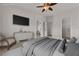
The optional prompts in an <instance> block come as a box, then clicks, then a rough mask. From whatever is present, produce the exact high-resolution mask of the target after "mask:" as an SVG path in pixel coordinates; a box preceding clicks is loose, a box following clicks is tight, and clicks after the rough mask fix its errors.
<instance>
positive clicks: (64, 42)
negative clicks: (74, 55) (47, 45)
mask: <svg viewBox="0 0 79 59" xmlns="http://www.w3.org/2000/svg"><path fill="white" fill-rule="evenodd" d="M65 44H66V39H64V40H63V41H62V42H61V44H60V47H59V52H60V53H64V52H65V48H66V46H65Z"/></svg>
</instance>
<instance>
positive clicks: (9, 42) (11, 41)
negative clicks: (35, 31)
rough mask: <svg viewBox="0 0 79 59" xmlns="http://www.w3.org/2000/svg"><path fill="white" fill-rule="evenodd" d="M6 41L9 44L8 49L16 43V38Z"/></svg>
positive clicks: (9, 38) (8, 38)
mask: <svg viewBox="0 0 79 59" xmlns="http://www.w3.org/2000/svg"><path fill="white" fill-rule="evenodd" d="M4 40H6V42H8V49H9V48H10V47H11V46H13V45H14V44H15V43H16V40H15V38H14V37H7V38H4Z"/></svg>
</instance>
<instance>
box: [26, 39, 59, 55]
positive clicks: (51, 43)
mask: <svg viewBox="0 0 79 59" xmlns="http://www.w3.org/2000/svg"><path fill="white" fill-rule="evenodd" d="M59 43H60V40H57V39H49V38H45V39H42V40H39V41H37V42H35V43H33V44H32V45H31V46H30V48H29V49H28V51H27V53H26V55H27V56H32V55H33V56H36V55H37V56H51V55H53V53H54V51H55V49H56V48H57V46H58V45H59Z"/></svg>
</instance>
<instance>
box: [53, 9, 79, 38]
mask: <svg viewBox="0 0 79 59" xmlns="http://www.w3.org/2000/svg"><path fill="white" fill-rule="evenodd" d="M56 11H57V10H56ZM63 19H65V20H69V21H71V25H70V27H71V28H70V31H71V37H73V36H75V37H77V38H79V8H73V9H70V10H66V11H62V12H60V13H57V12H54V13H53V25H52V36H53V37H54V38H58V39H62V20H63Z"/></svg>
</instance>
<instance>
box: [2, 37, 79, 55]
mask: <svg viewBox="0 0 79 59" xmlns="http://www.w3.org/2000/svg"><path fill="white" fill-rule="evenodd" d="M78 49H79V44H78V43H74V40H73V41H71V42H66V39H63V40H59V39H54V38H48V37H41V38H37V39H32V40H29V41H27V42H25V43H23V46H21V47H18V48H16V49H13V50H10V51H8V52H6V53H5V54H3V56H79V52H78V51H79V50H78ZM74 52H75V54H72V53H74Z"/></svg>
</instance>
